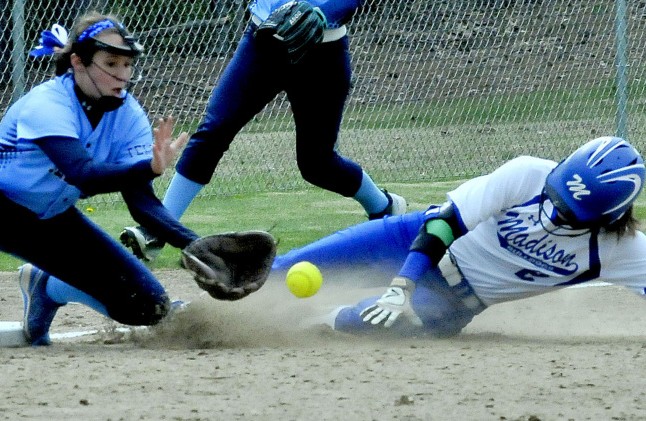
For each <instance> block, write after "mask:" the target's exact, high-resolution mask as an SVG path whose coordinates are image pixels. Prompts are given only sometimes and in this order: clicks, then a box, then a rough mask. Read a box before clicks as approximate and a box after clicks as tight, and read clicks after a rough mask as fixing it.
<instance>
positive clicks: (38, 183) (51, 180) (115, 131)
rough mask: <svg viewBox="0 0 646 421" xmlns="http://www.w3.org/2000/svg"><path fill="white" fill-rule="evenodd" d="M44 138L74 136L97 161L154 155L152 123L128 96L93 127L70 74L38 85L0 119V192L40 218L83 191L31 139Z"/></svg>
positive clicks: (124, 160) (60, 208)
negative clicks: (68, 179) (76, 92)
mask: <svg viewBox="0 0 646 421" xmlns="http://www.w3.org/2000/svg"><path fill="white" fill-rule="evenodd" d="M44 137H68V138H70V137H71V138H76V139H78V140H79V142H81V143H82V144H83V145H84V146H85V148H86V149H87V151H88V153H89V154H90V155H91V156H92V157H93V159H95V160H97V161H99V162H109V163H115V164H119V163H135V162H137V161H141V160H144V159H150V158H151V157H152V149H151V147H152V130H151V126H150V122H149V120H148V117H147V116H146V113H145V112H144V110H143V109H142V107H141V105H140V104H139V103H138V102H137V100H136V99H134V98H133V97H132V95H130V94H128V95H127V97H126V100H125V103H124V104H123V105H122V106H121V107H119V108H117V109H116V110H115V111H111V112H108V113H105V114H104V115H103V117H102V119H101V121H100V123H99V125H98V126H97V127H96V128H94V129H93V128H92V126H91V124H90V122H89V120H88V119H87V117H86V116H85V113H84V111H83V108H82V106H81V104H80V103H79V100H78V98H77V96H76V94H75V93H74V79H73V76H72V74H69V73H68V74H65V75H63V76H58V77H56V78H54V79H52V80H49V81H47V82H45V83H42V84H41V85H39V86H37V87H35V88H34V89H32V90H31V91H29V92H28V93H27V94H26V95H25V96H23V97H22V98H20V99H19V100H18V101H17V102H16V103H15V104H14V105H12V106H11V107H10V108H9V110H7V113H6V115H5V116H4V118H3V119H2V122H0V191H2V193H3V194H4V195H5V196H7V197H8V198H9V199H11V200H12V201H14V202H16V203H18V204H20V205H22V206H24V207H26V208H28V209H30V210H31V211H33V212H34V213H36V214H37V215H38V216H39V217H40V218H42V219H46V218H51V217H52V216H55V215H57V214H59V213H61V212H63V211H65V210H66V209H68V208H70V207H71V206H73V205H74V204H75V203H76V202H77V201H78V199H79V198H80V197H81V195H82V192H81V191H79V189H78V188H76V187H75V186H73V185H71V184H68V183H67V182H66V181H65V179H64V176H63V175H62V174H61V172H60V171H58V170H57V168H56V166H55V165H54V164H53V162H52V161H51V160H50V159H49V157H48V156H47V155H46V154H45V153H44V152H43V151H42V150H41V149H40V148H39V147H38V146H37V145H36V144H35V143H34V140H36V139H40V138H44Z"/></svg>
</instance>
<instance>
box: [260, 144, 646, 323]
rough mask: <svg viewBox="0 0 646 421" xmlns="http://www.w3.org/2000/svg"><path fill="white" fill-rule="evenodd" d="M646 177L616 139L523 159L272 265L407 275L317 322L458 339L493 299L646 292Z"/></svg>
mask: <svg viewBox="0 0 646 421" xmlns="http://www.w3.org/2000/svg"><path fill="white" fill-rule="evenodd" d="M645 175H646V172H645V169H644V162H643V160H642V157H641V156H640V154H639V153H638V152H637V151H636V150H635V149H634V148H633V147H632V146H631V145H630V144H629V143H628V142H626V141H625V140H623V139H620V138H616V137H602V138H598V139H594V140H592V141H590V142H588V143H586V144H585V145H583V146H581V147H580V148H579V149H577V150H576V151H575V152H574V153H572V154H571V155H570V156H569V157H568V158H567V159H565V160H563V161H562V162H561V163H560V164H558V165H557V163H555V162H553V161H548V160H544V159H539V158H534V157H528V156H523V157H519V158H516V159H513V160H511V161H509V162H507V163H506V164H504V165H502V166H501V167H500V168H498V169H497V170H495V171H493V172H492V173H491V174H489V175H486V176H482V177H478V178H475V179H472V180H470V181H467V182H466V183H464V184H463V185H461V186H459V187H458V188H457V189H455V190H453V191H451V192H449V193H448V194H447V196H448V200H447V202H446V203H444V204H443V205H441V206H431V207H430V208H429V209H428V210H427V211H426V212H412V213H409V214H406V215H402V216H396V217H388V218H385V219H384V220H380V221H370V222H366V223H364V224H360V225H356V226H353V227H350V228H347V229H345V230H343V231H339V232H337V233H335V234H333V235H331V236H329V237H326V238H323V239H321V240H319V241H316V242H314V243H312V244H310V245H307V246H305V247H303V248H299V249H295V250H293V251H291V252H289V253H287V254H285V255H283V256H279V257H278V258H277V259H276V260H275V262H274V266H273V270H275V271H284V270H287V269H288V268H289V267H290V266H291V265H293V264H294V263H296V262H299V261H302V260H308V261H311V262H313V263H315V264H317V265H319V266H320V267H321V269H322V270H323V274H324V276H325V270H326V269H328V270H332V269H340V270H342V269H344V268H348V267H355V268H357V267H358V268H362V269H363V270H365V271H366V273H370V271H368V269H375V268H376V270H373V271H372V273H378V272H379V271H381V272H382V274H383V273H384V272H385V273H388V272H389V271H390V273H397V271H398V274H397V276H396V277H395V278H394V279H393V280H392V282H391V285H390V287H389V288H388V289H387V291H386V293H385V294H384V295H382V296H381V297H370V298H367V299H365V300H362V301H361V302H360V303H358V304H356V305H354V306H342V307H339V308H337V309H336V310H335V311H334V312H332V313H331V314H329V315H327V316H323V317H322V318H319V319H317V322H322V323H327V324H329V325H330V326H332V327H333V328H334V329H338V330H342V331H348V332H375V331H378V330H379V329H383V328H391V329H392V330H394V331H396V332H401V333H405V334H411V333H414V334H419V333H428V334H432V335H438V336H449V335H455V334H457V333H459V332H460V331H461V330H462V328H464V326H466V325H467V324H468V323H469V322H470V321H471V320H472V319H473V317H474V316H475V315H477V314H479V313H480V312H482V311H484V310H485V309H486V308H487V307H489V306H491V305H494V304H498V303H502V302H505V301H510V300H519V299H522V298H526V297H531V296H534V295H538V294H544V293H547V292H550V291H556V290H558V289H561V288H565V287H567V286H570V285H575V284H580V283H584V282H588V281H592V280H602V281H606V282H609V283H612V284H616V285H621V286H624V287H626V288H628V289H630V290H631V291H633V292H635V293H637V294H639V295H640V296H642V297H645V298H646V236H645V235H644V234H643V233H642V232H641V231H638V230H637V221H636V219H635V218H634V217H633V214H632V209H633V203H634V201H635V200H636V199H637V197H638V195H639V194H640V192H641V190H642V187H643V183H644V180H645V179H646V177H645ZM397 268H398V269H397ZM355 276H356V274H355Z"/></svg>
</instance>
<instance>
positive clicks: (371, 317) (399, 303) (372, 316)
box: [361, 277, 422, 327]
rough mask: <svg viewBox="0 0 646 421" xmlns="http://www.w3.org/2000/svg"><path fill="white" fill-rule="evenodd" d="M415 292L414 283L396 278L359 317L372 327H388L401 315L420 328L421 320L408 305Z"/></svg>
mask: <svg viewBox="0 0 646 421" xmlns="http://www.w3.org/2000/svg"><path fill="white" fill-rule="evenodd" d="M413 291H415V283H414V282H413V281H411V280H410V279H407V278H403V277H396V278H395V279H393V281H392V282H391V283H390V287H389V288H388V290H387V291H386V293H385V294H384V295H382V296H381V298H380V299H378V300H377V302H376V303H375V304H373V305H372V306H370V307H368V308H366V309H365V310H363V311H362V312H361V317H362V318H363V321H364V322H366V323H372V324H373V325H378V324H383V326H384V327H390V326H392V325H393V323H395V320H397V318H398V317H399V316H400V315H402V316H404V317H406V318H407V319H408V320H409V321H410V322H411V323H412V324H413V325H415V326H422V320H421V319H420V318H419V316H417V314H415V311H414V310H413V307H411V305H410V297H411V295H412V294H413Z"/></svg>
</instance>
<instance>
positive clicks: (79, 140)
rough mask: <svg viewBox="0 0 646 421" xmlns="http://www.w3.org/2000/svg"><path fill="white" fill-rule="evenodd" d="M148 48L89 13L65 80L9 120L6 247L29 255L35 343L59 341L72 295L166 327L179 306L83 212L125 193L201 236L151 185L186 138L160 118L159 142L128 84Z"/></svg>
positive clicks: (28, 329)
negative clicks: (95, 199)
mask: <svg viewBox="0 0 646 421" xmlns="http://www.w3.org/2000/svg"><path fill="white" fill-rule="evenodd" d="M61 44H62V43H61ZM142 51H143V48H142V46H141V45H140V44H139V43H137V41H136V40H135V39H134V38H133V37H132V36H131V35H130V34H128V32H127V31H126V30H125V28H124V27H123V25H122V24H121V23H119V22H118V21H117V20H115V19H114V18H113V17H110V16H103V15H99V14H96V13H90V14H88V15H85V16H83V17H81V18H80V19H79V21H78V23H77V24H76V26H75V28H74V30H73V31H72V33H71V35H70V38H69V40H68V41H67V44H65V45H64V46H63V47H62V49H61V50H60V51H58V59H57V62H56V74H57V76H56V77H55V78H53V79H52V80H49V81H47V82H45V83H43V84H41V85H38V86H36V87H34V88H33V89H32V90H30V91H29V92H28V93H27V94H25V95H24V96H23V97H22V98H20V99H19V100H18V101H16V103H15V104H13V105H12V106H11V107H10V108H9V110H8V111H7V112H6V114H5V115H4V117H3V118H2V120H1V121H0V218H1V219H2V220H3V221H4V222H5V223H4V228H3V231H2V235H1V236H0V250H2V251H4V252H6V253H9V254H12V255H14V256H16V257H18V258H20V259H22V260H24V261H26V262H29V263H27V264H25V265H23V266H22V267H21V269H20V272H19V282H20V287H21V289H22V293H23V297H24V302H25V312H24V331H25V335H26V338H27V340H28V341H29V342H30V343H32V344H33V345H48V344H49V343H50V339H49V327H50V324H51V322H52V320H53V318H54V316H55V314H56V311H57V310H58V308H59V307H60V306H62V305H64V304H66V303H68V302H70V301H75V302H81V303H84V304H86V305H89V306H90V307H92V308H94V309H95V310H97V311H99V312H101V313H103V314H105V315H107V316H109V317H111V318H112V319H114V320H116V321H118V322H120V323H124V324H129V325H151V324H154V323H157V322H158V321H159V320H161V319H162V318H163V317H164V316H165V315H166V313H167V312H168V310H169V307H170V302H169V299H168V297H167V295H166V292H165V290H164V288H163V287H162V286H161V285H160V283H159V282H158V281H157V280H156V279H155V277H154V276H153V274H152V273H151V272H150V270H148V269H147V268H146V267H145V266H144V265H143V264H142V263H141V262H140V261H139V260H137V259H136V258H134V256H132V255H131V254H130V253H129V252H128V251H127V250H126V249H124V248H123V247H122V246H121V245H120V244H119V243H118V242H116V241H115V240H114V239H112V238H111V237H110V236H109V235H108V234H106V233H105V232H104V231H103V230H101V229H100V228H99V227H98V226H96V225H95V224H93V223H92V222H91V221H90V220H89V219H87V218H86V217H85V216H84V215H83V214H82V213H81V212H80V211H79V210H77V209H76V208H75V204H76V203H77V201H78V200H79V198H82V197H87V196H91V195H95V194H100V193H107V192H121V193H122V195H123V198H124V200H125V201H126V203H127V205H128V207H129V209H130V212H131V214H132V216H133V218H134V219H135V220H137V221H139V222H141V223H145V224H147V225H149V226H155V227H159V229H160V230H168V231H169V232H170V233H169V234H167V236H168V238H169V242H171V243H172V244H173V245H175V246H176V247H179V248H183V247H185V246H186V245H187V244H188V243H190V242H191V241H192V240H194V239H196V238H198V236H197V235H196V234H195V233H193V232H192V231H190V230H188V229H186V228H184V227H183V226H181V225H180V224H179V223H178V222H177V221H176V220H175V219H174V218H172V216H170V215H169V214H168V212H167V211H166V209H165V208H164V206H163V205H162V204H161V202H160V201H159V200H158V199H157V198H156V197H155V195H154V192H153V189H152V184H151V180H152V179H153V178H155V177H157V176H159V175H160V174H162V173H163V172H164V170H165V169H166V168H167V167H168V166H169V165H170V163H171V162H172V161H173V159H174V158H175V157H176V155H177V153H178V149H179V148H181V147H182V145H183V144H184V143H185V142H186V141H187V140H188V135H187V134H186V133H183V134H182V135H180V136H179V137H178V138H177V139H175V140H173V139H172V129H173V120H172V118H168V119H161V120H160V121H159V125H158V127H157V128H156V129H155V133H154V138H155V141H154V143H153V132H152V131H151V127H150V123H149V121H148V118H147V117H146V114H145V113H144V111H143V109H142V108H141V106H140V105H139V103H138V102H137V101H136V100H135V99H134V98H133V97H132V96H131V95H130V94H129V93H128V92H127V90H126V89H127V87H128V84H129V83H130V82H131V80H132V78H133V69H134V67H133V66H134V60H135V58H136V57H137V56H138V55H140V54H141V52H142Z"/></svg>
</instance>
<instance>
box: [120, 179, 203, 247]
mask: <svg viewBox="0 0 646 421" xmlns="http://www.w3.org/2000/svg"><path fill="white" fill-rule="evenodd" d="M121 195H122V196H123V200H124V201H125V202H126V205H127V206H128V210H129V211H130V214H131V215H132V217H133V219H134V220H135V221H136V222H137V223H138V224H140V225H142V226H144V227H146V229H147V230H148V231H149V232H150V233H151V234H153V235H154V236H155V237H157V238H159V239H160V240H162V241H164V242H166V243H168V244H170V245H171V246H173V247H176V248H179V249H183V248H184V247H186V246H187V245H188V244H189V243H190V242H191V241H193V240H196V239H197V238H199V236H198V235H197V234H196V233H194V232H193V231H191V230H190V229H188V228H186V227H185V226H184V225H182V224H181V223H180V222H179V221H178V220H176V219H175V218H173V216H172V215H171V214H170V213H169V212H168V209H166V208H165V207H164V205H163V204H162V203H161V201H160V200H159V199H158V198H157V196H155V192H154V190H153V187H152V183H150V182H148V183H139V184H137V185H134V184H133V186H132V187H130V188H128V189H124V190H122V191H121Z"/></svg>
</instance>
